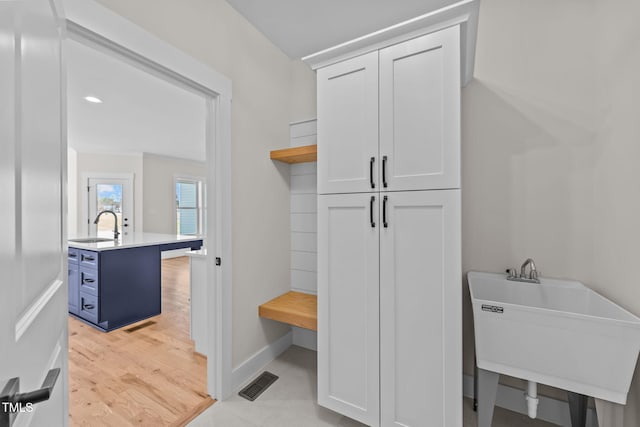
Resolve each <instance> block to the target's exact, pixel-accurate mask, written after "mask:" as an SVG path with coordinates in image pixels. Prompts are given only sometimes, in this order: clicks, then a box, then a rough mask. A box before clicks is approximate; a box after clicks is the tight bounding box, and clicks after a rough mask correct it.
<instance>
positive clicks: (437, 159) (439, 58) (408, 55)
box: [319, 26, 460, 191]
mask: <svg viewBox="0 0 640 427" xmlns="http://www.w3.org/2000/svg"><path fill="white" fill-rule="evenodd" d="M379 52H380V176H381V183H382V187H383V188H382V189H381V190H382V191H402V190H429V189H445V188H460V160H459V159H460V35H459V29H458V27H457V26H455V27H451V28H447V29H445V30H442V31H439V32H437V33H433V34H428V35H426V36H422V37H419V38H416V39H412V40H409V41H406V42H403V43H400V44H397V45H393V46H390V47H388V48H385V49H382V50H380V51H379ZM319 93H321V92H319ZM385 184H386V187H385Z"/></svg>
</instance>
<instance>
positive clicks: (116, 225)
mask: <svg viewBox="0 0 640 427" xmlns="http://www.w3.org/2000/svg"><path fill="white" fill-rule="evenodd" d="M105 213H110V214H111V215H113V218H114V219H115V221H116V222H115V225H114V226H113V239H114V240H118V236H119V235H120V232H119V231H118V216H117V215H116V213H115V212H114V211H110V210H104V211H101V212H100V213H99V214H98V215H97V216H96V219H94V220H93V223H94V224H97V223H98V221H99V220H100V217H101V216H102V214H105Z"/></svg>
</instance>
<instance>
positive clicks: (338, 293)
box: [318, 193, 380, 426]
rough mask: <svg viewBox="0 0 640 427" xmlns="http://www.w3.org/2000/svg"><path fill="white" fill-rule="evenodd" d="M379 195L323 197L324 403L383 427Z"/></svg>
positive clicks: (320, 219) (320, 346)
mask: <svg viewBox="0 0 640 427" xmlns="http://www.w3.org/2000/svg"><path fill="white" fill-rule="evenodd" d="M378 206H379V195H378V194H377V193H373V194H372V193H369V194H366V193H364V194H336V195H324V196H322V195H321V196H318V403H319V404H320V405H322V406H324V407H326V408H329V409H332V410H334V411H336V412H338V413H341V414H344V415H346V416H348V417H351V418H353V419H356V420H358V421H361V422H363V423H365V424H367V425H369V426H378V425H379V417H380V412H379V394H380V391H379V379H378V378H379V373H378V369H379V357H378V353H379V339H378V337H379V330H378V320H379V314H378V313H379V308H378V304H379V281H378V278H379V272H378V267H379V264H378V256H379V252H378V243H379V232H378V230H379V227H380V224H379V218H378V210H379V207H378Z"/></svg>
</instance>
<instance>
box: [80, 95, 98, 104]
mask: <svg viewBox="0 0 640 427" xmlns="http://www.w3.org/2000/svg"><path fill="white" fill-rule="evenodd" d="M84 99H85V101H88V102H93V103H94V104H102V99H100V98H96V97H95V96H85V97H84Z"/></svg>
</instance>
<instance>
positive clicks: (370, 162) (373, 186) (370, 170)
mask: <svg viewBox="0 0 640 427" xmlns="http://www.w3.org/2000/svg"><path fill="white" fill-rule="evenodd" d="M375 161H376V158H375V157H372V158H371V160H369V182H370V183H371V188H376V183H375V182H373V163H374V162H375Z"/></svg>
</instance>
